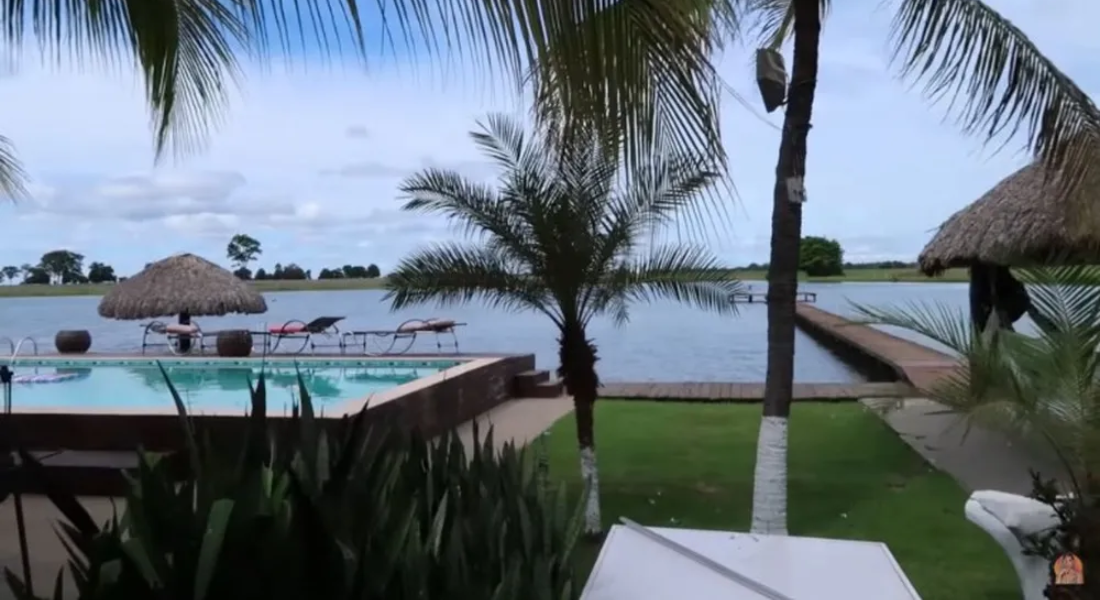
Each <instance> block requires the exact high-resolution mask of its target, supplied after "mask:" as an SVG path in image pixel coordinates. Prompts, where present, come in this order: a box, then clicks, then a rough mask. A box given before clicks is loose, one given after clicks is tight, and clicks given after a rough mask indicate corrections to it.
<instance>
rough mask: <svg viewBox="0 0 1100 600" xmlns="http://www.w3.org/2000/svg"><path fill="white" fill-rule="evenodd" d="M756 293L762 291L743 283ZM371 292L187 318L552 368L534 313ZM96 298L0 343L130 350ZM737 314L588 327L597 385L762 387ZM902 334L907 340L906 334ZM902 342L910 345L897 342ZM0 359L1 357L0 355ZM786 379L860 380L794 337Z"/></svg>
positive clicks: (755, 353) (34, 302)
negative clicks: (423, 325) (491, 355)
mask: <svg viewBox="0 0 1100 600" xmlns="http://www.w3.org/2000/svg"><path fill="white" fill-rule="evenodd" d="M747 285H749V286H751V288H752V291H754V292H757V291H758V292H763V291H764V290H766V288H767V286H766V284H764V283H763V282H751V283H749V284H747ZM803 289H804V290H806V291H813V292H817V294H818V296H817V298H818V306H820V307H821V308H823V309H825V310H829V311H833V312H836V313H839V314H851V313H852V308H851V305H850V302H853V301H854V302H859V303H862V304H869V305H874V306H884V305H899V304H905V303H908V302H942V303H946V304H948V305H951V306H954V307H957V308H958V309H960V310H962V309H965V307H966V299H967V292H966V285H965V284H952V283H927V284H922V283H828V284H804V285H803ZM382 295H383V293H382V292H380V291H374V290H363V291H337V292H274V293H269V294H266V297H267V302H268V312H267V313H266V314H263V315H232V316H227V317H218V318H202V319H196V321H198V322H199V323H200V324H201V326H202V327H203V329H205V330H208V331H212V330H217V329H226V328H249V329H257V328H261V327H265V324H266V323H271V324H281V323H284V322H286V321H287V320H289V319H302V320H305V321H309V320H310V319H312V318H314V317H316V316H320V315H344V316H346V317H347V320H346V321H345V322H344V323H341V329H344V330H347V329H388V328H391V327H396V326H397V325H398V324H399V323H401V322H402V321H404V320H406V319H409V318H413V317H417V318H424V317H433V316H434V317H446V318H451V319H455V320H457V321H462V322H466V323H468V324H469V325H468V326H467V327H464V328H462V329H461V330H460V332H459V343H460V349H461V350H463V351H468V352H531V353H534V354H535V355H536V356H537V360H538V364H539V366H540V368H548V369H552V368H555V367H556V366H557V362H558V361H557V340H556V333H555V330H554V328H553V325H552V324H551V323H550V322H549V320H547V319H546V318H545V317H543V316H541V315H538V314H534V313H507V312H501V311H495V310H490V309H487V308H485V307H483V306H479V305H470V306H466V307H458V308H448V309H445V310H444V309H436V308H421V309H415V310H407V311H401V312H398V313H391V312H390V311H389V307H388V305H387V304H385V303H383V302H382ZM98 303H99V298H98V297H63V298H0V336H7V337H11V338H13V339H16V340H18V339H19V338H21V337H24V336H31V337H33V338H35V339H36V340H37V341H38V343H39V345H40V346H41V348H42V349H43V352H46V351H51V352H52V351H53V336H54V333H56V332H57V331H58V330H60V329H87V330H88V331H90V332H91V334H92V339H93V343H92V349H93V351H100V352H110V351H133V350H137V349H138V348H140V344H141V332H142V329H141V326H139V324H138V323H136V322H128V321H111V320H107V319H102V318H100V317H99V315H98V314H97V313H96V306H97V305H98ZM740 307H741V310H740V314H738V315H737V316H734V317H719V316H716V315H713V314H709V313H704V312H701V311H697V310H692V309H689V308H686V307H683V306H680V305H675V304H654V305H641V304H640V305H637V306H635V307H633V309H632V310H631V320H630V322H629V323H627V324H626V325H624V326H622V327H616V326H615V325H614V324H613V323H611V321H610V320H601V321H597V322H595V323H593V324H592V326H591V328H590V330H589V334H590V336H591V337H592V338H593V339H594V340H595V342H596V345H597V346H598V348H599V355H600V363H599V365H598V366H599V370H600V375H601V377H602V378H603V380H604V381H609V382H610V381H763V380H764V371H765V343H766V339H767V317H766V308H765V306H763V305H747V304H746V305H740ZM906 333H907V332H906ZM906 337H910V338H911V339H916V336H912V335H911V334H907V335H906ZM418 350H419V351H424V352H430V351H434V350H435V342H434V340H433V339H432V338H431V337H430V336H426V337H424V338H423V339H421V340H418V341H417V345H416V346H415V347H414V349H413V351H418ZM0 351H6V350H0ZM795 378H796V380H798V381H804V382H848V381H859V380H860V377H859V375H858V374H856V373H854V372H853V371H852V370H851V369H849V368H848V367H846V366H845V365H844V364H842V363H840V362H839V361H838V360H837V359H836V358H834V357H833V356H832V355H831V354H829V353H828V352H827V351H826V350H824V349H823V348H821V347H820V346H818V345H817V344H816V343H814V341H813V340H811V339H810V338H808V337H806V336H805V335H804V334H802V333H801V332H799V333H798V339H797V342H796V358H795Z"/></svg>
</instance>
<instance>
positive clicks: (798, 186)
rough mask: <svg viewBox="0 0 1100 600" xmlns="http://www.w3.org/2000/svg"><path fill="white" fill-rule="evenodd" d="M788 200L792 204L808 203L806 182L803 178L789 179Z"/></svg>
mask: <svg viewBox="0 0 1100 600" xmlns="http://www.w3.org/2000/svg"><path fill="white" fill-rule="evenodd" d="M787 199H788V200H790V202H791V204H804V203H805V202H806V180H805V179H803V178H801V177H788V178H787Z"/></svg>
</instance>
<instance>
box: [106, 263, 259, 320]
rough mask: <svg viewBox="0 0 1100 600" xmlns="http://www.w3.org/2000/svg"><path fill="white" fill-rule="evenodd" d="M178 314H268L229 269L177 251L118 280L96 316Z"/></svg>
mask: <svg viewBox="0 0 1100 600" xmlns="http://www.w3.org/2000/svg"><path fill="white" fill-rule="evenodd" d="M183 312H186V313H190V314H191V315H192V316H221V315H225V314H229V313H246V314H257V313H262V312H267V302H265V301H264V297H263V296H262V295H260V293H259V292H257V291H256V290H254V289H252V287H251V286H249V285H248V284H247V283H245V282H243V281H241V280H240V279H237V277H236V276H234V275H233V274H232V273H230V272H229V271H227V270H225V269H223V268H221V267H219V266H218V265H216V264H214V263H212V262H210V261H208V260H206V259H205V258H201V257H198V256H195V255H194V254H179V255H176V256H172V257H169V258H166V259H164V260H160V261H157V262H155V263H153V264H151V265H149V266H148V267H146V268H145V270H144V271H142V272H140V273H138V274H137V275H134V276H133V277H131V278H129V279H127V280H126V281H121V282H119V283H118V284H117V285H115V286H114V287H113V288H112V289H111V291H110V292H108V293H107V295H106V296H104V297H103V300H101V301H100V303H99V316H101V317H107V318H109V319H126V320H137V319H152V318H156V317H171V316H175V315H178V314H180V313H183Z"/></svg>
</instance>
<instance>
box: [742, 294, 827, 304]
mask: <svg viewBox="0 0 1100 600" xmlns="http://www.w3.org/2000/svg"><path fill="white" fill-rule="evenodd" d="M730 300H731V301H732V302H735V303H737V304H767V303H768V294H767V293H766V292H737V293H736V294H730ZM795 300H796V301H798V302H810V303H812V302H817V292H795Z"/></svg>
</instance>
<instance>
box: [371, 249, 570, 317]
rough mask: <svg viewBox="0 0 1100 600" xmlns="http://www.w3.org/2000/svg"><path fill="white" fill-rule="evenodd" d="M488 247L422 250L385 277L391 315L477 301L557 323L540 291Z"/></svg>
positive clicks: (540, 287) (532, 280)
mask: <svg viewBox="0 0 1100 600" xmlns="http://www.w3.org/2000/svg"><path fill="white" fill-rule="evenodd" d="M521 269H522V265H516V264H510V263H509V262H508V261H506V260H504V259H503V258H502V257H501V255H500V254H498V253H496V252H493V251H491V250H490V249H488V248H484V247H476V246H469V245H462V244H456V243H448V244H437V245H434V246H431V247H428V248H425V249H422V250H420V251H418V252H416V253H414V254H413V255H412V256H410V257H408V258H405V259H403V260H402V261H401V262H400V263H398V265H397V268H396V269H395V270H394V271H393V272H392V273H390V274H389V275H387V276H386V290H387V293H386V296H385V298H384V299H385V300H389V301H390V303H391V308H392V309H393V310H399V309H402V308H406V307H409V306H417V305H421V304H426V303H431V302H435V303H437V304H438V305H439V306H452V305H456V304H464V303H468V302H471V301H473V300H480V301H482V302H484V303H485V304H486V305H487V306H489V307H491V308H500V309H505V310H525V309H526V310H536V311H539V312H542V313H544V314H546V315H547V316H549V317H550V318H551V319H553V320H554V323H555V324H559V325H560V324H561V314H560V312H559V311H558V310H557V308H556V307H555V305H554V304H553V303H552V302H551V298H550V296H549V294H548V293H547V291H546V288H545V286H544V285H543V284H542V282H540V281H539V280H538V279H536V278H534V277H531V276H530V274H529V273H525V272H523V271H522V270H521Z"/></svg>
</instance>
